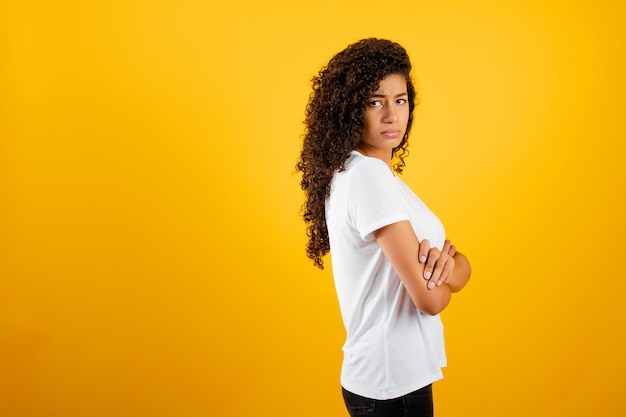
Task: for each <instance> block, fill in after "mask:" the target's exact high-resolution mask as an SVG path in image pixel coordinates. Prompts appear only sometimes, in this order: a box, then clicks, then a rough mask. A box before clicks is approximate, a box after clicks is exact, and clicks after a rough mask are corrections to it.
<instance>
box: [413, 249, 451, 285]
mask: <svg viewBox="0 0 626 417" xmlns="http://www.w3.org/2000/svg"><path fill="white" fill-rule="evenodd" d="M455 254H456V247H455V246H454V245H453V244H452V243H451V242H450V241H449V240H446V241H445V243H444V245H443V250H442V251H440V250H439V249H437V248H431V247H430V242H429V241H428V239H424V240H422V241H421V242H420V247H419V255H418V256H419V261H420V263H425V264H426V265H425V266H424V279H425V280H428V284H427V286H428V288H429V289H433V288H435V285H437V286H440V285H442V284H445V283H447V282H448V279H450V276H451V274H452V271H453V270H454V264H455V262H454V255H455Z"/></svg>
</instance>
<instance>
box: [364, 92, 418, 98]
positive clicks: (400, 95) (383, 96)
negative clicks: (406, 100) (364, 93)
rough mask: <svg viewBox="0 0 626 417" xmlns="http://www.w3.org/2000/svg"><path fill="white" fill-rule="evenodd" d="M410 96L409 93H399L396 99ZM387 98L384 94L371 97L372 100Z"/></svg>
mask: <svg viewBox="0 0 626 417" xmlns="http://www.w3.org/2000/svg"><path fill="white" fill-rule="evenodd" d="M408 95H409V94H408V93H399V94H396V97H402V96H408ZM385 97H387V96H386V95H384V94H372V95H371V96H370V98H385Z"/></svg>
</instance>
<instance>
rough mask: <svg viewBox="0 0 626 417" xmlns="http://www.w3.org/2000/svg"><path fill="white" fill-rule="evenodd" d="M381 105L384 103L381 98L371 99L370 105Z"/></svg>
mask: <svg viewBox="0 0 626 417" xmlns="http://www.w3.org/2000/svg"><path fill="white" fill-rule="evenodd" d="M381 105H382V103H381V101H380V100H373V101H370V106H374V107H376V106H381Z"/></svg>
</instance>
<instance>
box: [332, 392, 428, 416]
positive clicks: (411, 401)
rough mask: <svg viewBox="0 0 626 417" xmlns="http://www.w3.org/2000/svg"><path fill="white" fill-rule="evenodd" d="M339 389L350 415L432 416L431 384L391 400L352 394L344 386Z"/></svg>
mask: <svg viewBox="0 0 626 417" xmlns="http://www.w3.org/2000/svg"><path fill="white" fill-rule="evenodd" d="M341 390H342V392H343V401H344V402H345V403H346V407H347V408H348V412H349V413H350V415H351V416H352V417H357V416H374V417H433V387H432V384H431V385H427V386H425V387H424V388H420V389H418V390H417V391H413V392H412V393H410V394H407V395H404V396H402V397H398V398H393V399H391V400H374V399H371V398H366V397H361V396H360V395H356V394H353V393H351V392H350V391H347V390H346V389H345V388H341Z"/></svg>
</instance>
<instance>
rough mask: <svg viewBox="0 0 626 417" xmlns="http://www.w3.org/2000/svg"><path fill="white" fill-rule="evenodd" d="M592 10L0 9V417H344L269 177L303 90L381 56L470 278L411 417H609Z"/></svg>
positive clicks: (605, 104) (609, 258) (418, 176)
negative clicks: (409, 82) (411, 75)
mask: <svg viewBox="0 0 626 417" xmlns="http://www.w3.org/2000/svg"><path fill="white" fill-rule="evenodd" d="M625 17H626V11H625V6H623V2H620V1H608V0H597V1H584V2H583V1H565V0H563V1H545V0H541V1H540V0H533V1H527V2H507V1H496V0H492V1H487V0H482V1H460V0H447V1H421V0H419V1H412V0H398V1H396V2H382V1H370V0H360V1H337V0H320V1H316V2H313V1H311V2H298V1H280V0H268V1H263V2H261V1H258V2H256V1H254V2H253V1H249V2H242V1H238V0H232V1H226V2H218V3H215V2H206V1H199V0H198V1H190V0H181V1H165V0H162V1H147V0H146V1H126V0H111V1H107V0H100V1H84V2H80V1H62V0H61V1H55V2H52V1H50V2H43V1H42V2H37V1H28V0H9V1H3V2H2V3H0V135H1V136H0V416H3V417H4V416H6V417H26V416H28V417H49V416H59V417H78V416H80V417H84V416H89V417H100V416H152V417H160V416H168V417H169V416H176V417H178V416H181V417H199V416H248V415H267V416H295V415H298V416H345V415H347V414H346V413H345V411H344V407H343V404H342V399H341V395H340V389H339V382H338V376H339V368H340V362H341V344H342V342H343V337H344V333H343V327H342V324H341V321H340V317H339V310H338V306H337V303H336V299H335V294H334V288H333V286H332V279H331V271H330V269H329V268H327V269H326V270H324V271H319V270H317V269H316V268H314V267H313V266H312V264H311V263H310V262H309V261H308V259H307V258H306V257H305V255H304V244H305V240H306V236H305V231H304V224H303V222H302V221H301V219H300V217H299V209H300V205H301V203H302V201H303V195H302V192H301V190H300V189H299V183H298V181H299V178H298V176H297V175H295V174H294V165H295V163H296V160H297V158H298V153H299V148H300V143H301V134H302V131H303V125H302V120H303V117H304V106H305V104H306V101H307V98H308V94H309V88H310V86H309V80H310V78H311V77H312V76H313V75H314V74H315V72H316V71H317V70H318V69H319V68H320V67H321V66H322V65H323V64H325V63H326V62H327V61H328V59H329V58H330V57H331V56H332V55H333V54H334V53H336V52H338V51H339V50H341V49H342V48H344V47H345V46H346V45H347V44H349V43H351V42H353V41H356V40H358V39H360V38H363V37H370V36H376V37H386V38H390V39H392V40H395V41H398V42H400V43H401V44H402V45H404V46H405V47H406V48H407V50H408V51H409V53H410V55H411V57H412V60H413V63H414V65H415V77H416V81H417V84H418V85H419V90H420V94H421V98H422V103H421V105H420V107H419V109H418V111H417V113H416V123H415V125H414V126H415V127H414V130H413V134H412V137H411V143H412V145H411V156H410V158H409V159H408V160H407V163H408V165H407V168H406V171H405V175H404V179H405V181H406V182H407V183H409V184H410V185H411V187H412V188H413V189H414V190H415V191H416V192H417V193H418V195H420V196H421V197H422V199H423V200H425V201H426V203H427V204H428V205H430V207H431V208H432V209H433V210H434V211H435V212H436V213H437V214H438V215H439V216H440V218H441V219H442V221H443V222H444V224H445V225H446V228H447V232H448V234H449V237H450V238H451V239H452V240H453V242H455V243H456V244H457V246H458V248H459V250H461V251H463V252H464V253H466V254H467V256H468V257H469V259H470V261H471V263H472V266H473V278H472V281H471V282H470V285H469V286H468V287H467V288H466V289H465V290H464V291H463V292H462V293H460V294H458V295H456V296H455V297H454V299H453V301H452V304H451V305H450V306H449V307H448V309H447V310H446V311H445V312H444V313H443V318H444V322H445V324H446V337H447V345H448V359H449V367H448V368H446V370H445V378H444V380H443V381H441V382H438V383H436V384H435V403H436V412H437V415H438V416H439V417H452V416H507V417H516V416H526V415H533V416H566V415H567V416H570V415H581V416H582V415H598V416H623V415H625V414H626V400H625V399H624V395H623V392H622V391H623V388H624V385H625V383H626V359H625V357H626V355H625V352H626V342H625V341H624V337H623V334H624V327H625V326H624V321H625V320H626V310H625V308H624V304H625V303H624V291H625V290H626V279H625V278H626V274H625V272H624V262H623V259H624V250H625V249H626V247H625V245H624V241H625V239H626V222H625V220H624V213H625V211H626V206H625V203H624V191H625V190H626V187H625V186H626V184H625V183H626V171H625V168H624V165H625V164H626V158H625V156H626V154H625V148H626V144H625V143H626V127H625V124H624V117H625V115H626V111H625V110H626V104H625V103H626V99H625V97H626V81H625V79H626V77H625V76H624V75H625V74H626V65H625V61H626V59H625V56H626V46H625V39H626V33H625V30H624V29H623V28H624V24H625V23H626V22H625V20H626V19H625Z"/></svg>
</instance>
